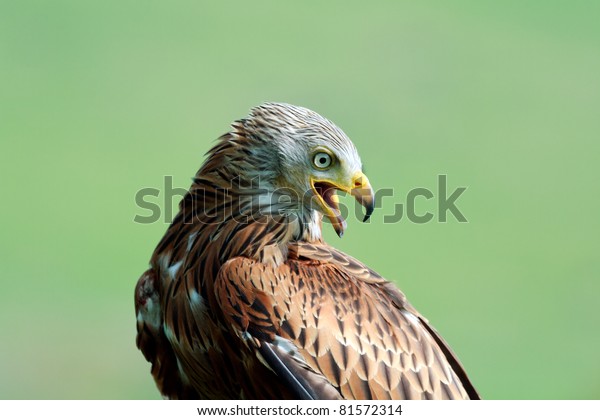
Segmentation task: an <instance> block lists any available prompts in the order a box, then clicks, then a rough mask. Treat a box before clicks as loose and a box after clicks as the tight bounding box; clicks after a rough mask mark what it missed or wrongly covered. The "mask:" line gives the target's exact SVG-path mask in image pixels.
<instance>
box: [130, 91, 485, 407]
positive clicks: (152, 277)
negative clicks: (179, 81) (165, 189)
mask: <svg viewBox="0 0 600 420" xmlns="http://www.w3.org/2000/svg"><path fill="white" fill-rule="evenodd" d="M340 192H341V193H346V194H349V195H351V196H352V197H354V198H355V199H356V201H357V202H358V203H359V204H360V205H361V206H362V207H363V208H364V212H365V216H364V220H367V219H368V218H369V216H370V215H371V214H372V212H373V210H374V207H375V201H374V197H375V194H374V189H373V187H372V186H371V184H370V182H369V179H368V178H367V176H366V175H365V174H364V173H363V166H362V162H361V159H360V156H359V154H358V151H357V149H356V147H355V146H354V144H353V143H352V141H351V140H350V139H349V137H348V136H347V135H346V134H345V133H344V132H343V131H342V130H341V129H340V128H338V127H337V126H336V125H335V124H334V123H333V122H331V121H330V120H328V119H326V118H324V117H323V116H321V115H320V114H318V113H316V112H314V111H312V110H309V109H307V108H303V107H300V106H295V105H290V104H286V103H275V102H267V103H263V104H261V105H258V106H256V107H254V108H252V109H251V111H250V113H249V115H248V116H247V117H245V118H242V119H240V120H237V121H235V122H233V123H232V125H231V129H230V131H229V132H227V133H226V134H224V135H223V136H221V137H220V138H219V139H218V140H217V141H216V143H215V145H214V146H213V147H212V148H211V149H210V150H209V152H208V153H207V156H206V159H205V161H204V163H203V164H202V166H201V167H200V169H199V170H198V172H197V173H196V175H195V176H194V178H193V180H192V185H191V187H190V188H189V190H188V191H187V193H186V195H185V196H184V197H183V198H182V200H181V202H180V204H179V212H178V214H177V215H176V216H175V217H174V219H173V221H172V223H171V225H170V226H169V227H168V229H167V231H166V233H165V235H164V236H163V238H162V240H160V242H159V243H158V246H157V247H156V249H155V250H154V253H153V254H152V257H151V260H150V267H149V268H148V269H147V271H145V272H144V273H143V274H142V276H141V277H140V279H139V280H138V282H137V284H136V288H135V311H136V324H137V336H136V343H137V347H138V348H139V349H140V350H141V352H142V353H143V355H144V356H145V358H146V360H147V361H148V362H150V363H151V373H152V376H153V378H154V381H155V383H156V385H157V387H158V390H159V391H160V393H161V394H162V396H163V397H164V398H168V399H224V400H230V399H256V400H261V399H346V400H391V399H479V398H480V397H479V394H478V392H477V391H476V389H475V387H474V386H473V384H472V383H471V381H470V379H469V377H468V376H467V373H466V371H465V369H464V368H463V366H462V364H461V363H460V362H459V360H458V358H457V356H456V355H455V354H454V352H453V351H452V350H451V349H450V347H449V346H448V344H447V343H446V342H445V341H444V339H443V338H442V337H441V336H440V335H439V334H438V332H437V331H436V330H435V329H434V328H433V327H432V326H431V325H430V323H429V321H428V320H427V319H426V318H425V317H423V316H422V315H421V314H420V313H419V312H418V311H417V310H416V309H415V308H414V307H413V306H412V305H411V304H410V303H409V302H408V300H407V299H406V297H405V295H404V294H403V293H402V292H401V291H400V290H399V289H398V288H397V287H396V286H395V285H394V284H393V283H392V282H390V281H388V280H386V279H385V278H383V277H382V276H380V275H379V274H378V273H377V272H375V271H374V270H372V269H370V268H369V267H367V266H366V265H365V264H363V263H362V262H360V261H359V260H357V259H355V258H353V257H352V256H350V255H347V254H346V253H344V252H342V251H340V250H337V249H335V248H333V247H331V246H329V245H328V244H327V243H326V242H325V241H324V239H323V235H322V232H323V225H324V224H331V226H332V228H333V229H334V230H335V232H336V233H337V234H338V235H339V236H340V237H341V236H342V235H343V233H344V231H345V230H346V228H347V223H346V221H345V220H344V217H343V215H342V212H341V210H340V203H339V198H338V193H340Z"/></svg>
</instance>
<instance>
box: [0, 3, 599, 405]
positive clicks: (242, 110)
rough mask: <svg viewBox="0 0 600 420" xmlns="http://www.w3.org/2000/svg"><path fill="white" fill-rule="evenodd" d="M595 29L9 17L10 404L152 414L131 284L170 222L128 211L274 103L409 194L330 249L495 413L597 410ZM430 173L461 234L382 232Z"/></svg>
mask: <svg viewBox="0 0 600 420" xmlns="http://www.w3.org/2000/svg"><path fill="white" fill-rule="evenodd" d="M599 17H600V2H593V1H545V2H533V1H525V2H523V1H505V2H491V1H455V2H451V4H450V2H445V1H436V2H402V1H398V2H392V1H389V2H387V1H379V2H370V3H365V2H349V1H329V2H320V1H307V2H302V3H291V2H279V1H268V2H265V1H257V2H220V3H217V2H210V3H209V2H197V1H171V2H158V1H145V2H141V1H129V0H119V1H106V0H104V1H97V2H81V1H75V0H73V1H53V2H47V1H30V0H19V1H18V2H17V1H2V2H1V3H0V89H1V91H0V92H1V95H0V139H1V143H0V144H1V146H0V147H1V150H0V153H1V154H0V163H1V165H0V170H1V171H2V181H1V182H2V184H1V185H2V200H1V203H2V204H1V207H0V212H1V213H0V216H1V217H0V223H1V232H2V241H1V243H0V267H1V270H2V275H1V279H2V290H1V293H0V327H1V331H2V338H1V340H0V397H2V398H74V399H77V398H88V399H96V398H125V399H136V398H158V397H159V394H158V392H157V391H156V390H155V387H154V384H153V381H152V379H151V377H150V374H149V369H150V366H149V364H147V363H146V361H145V360H144V359H143V357H142V355H141V353H139V352H138V351H137V349H136V347H135V343H134V341H135V316H134V310H133V288H134V285H135V282H136V280H137V278H138V276H139V275H140V274H141V273H142V272H143V271H144V269H145V268H146V266H147V262H148V259H149V257H150V254H151V252H152V250H153V248H154V246H155V245H156V244H157V242H158V240H159V239H160V237H161V236H162V234H163V233H164V231H165V229H166V227H167V225H166V223H165V222H164V221H161V222H157V223H154V224H136V223H134V222H133V218H134V216H135V215H136V214H141V215H146V214H147V212H145V211H142V210H140V209H139V208H137V207H136V205H135V202H134V196H135V194H136V192H137V191H138V190H140V189H141V188H144V187H153V188H159V189H161V190H164V187H163V179H164V176H166V175H172V176H173V179H174V184H175V185H176V186H179V187H185V188H187V187H188V185H189V182H190V181H189V180H190V177H191V176H192V175H193V174H194V173H195V171H196V170H197V168H198V167H199V165H200V164H201V162H202V161H203V154H204V153H205V152H206V151H207V149H208V148H209V146H210V145H211V144H212V141H213V139H215V138H217V137H218V136H219V135H221V134H222V133H224V132H225V131H227V130H228V126H229V123H230V122H231V121H233V120H234V119H237V118H240V117H243V116H245V115H246V114H247V112H248V109H249V108H250V107H252V106H254V105H256V104H258V103H260V102H262V101H265V100H274V101H284V102H290V103H293V104H298V105H303V106H306V107H309V108H312V109H314V110H316V111H318V112H320V113H322V114H323V115H325V116H326V117H328V118H330V119H332V120H333V121H335V122H336V123H337V124H338V125H340V126H341V127H342V128H343V129H344V130H345V131H346V133H348V135H349V136H350V137H351V138H352V139H353V140H354V142H355V143H356V145H357V147H358V148H359V151H360V152H361V155H362V158H363V162H364V163H365V167H366V170H367V172H368V174H369V176H370V178H371V181H372V183H373V184H374V186H376V187H377V188H384V187H390V188H394V190H395V191H396V197H395V199H394V200H391V199H387V200H385V201H384V206H383V208H382V209H380V210H378V213H376V214H375V216H374V218H373V221H372V222H371V223H369V224H361V223H359V222H358V221H357V220H356V219H355V218H351V220H350V221H349V229H348V231H347V233H346V236H345V237H344V239H343V240H339V239H337V238H335V237H334V235H333V232H332V231H331V230H328V231H327V233H326V235H327V239H328V240H329V241H330V242H331V243H333V244H334V245H335V246H337V247H340V248H342V249H343V250H345V251H347V252H349V253H350V254H352V255H354V256H356V257H358V258H359V259H361V260H363V261H365V262H367V263H368V264H369V265H370V266H371V267H373V268H374V269H376V270H377V271H379V272H380V273H382V274H383V275H385V276H386V277H388V278H390V279H394V280H395V281H397V283H398V284H399V285H400V286H401V288H402V289H403V290H404V291H405V292H406V293H407V295H408V296H409V298H410V299H411V301H412V302H413V304H414V305H415V306H416V307H417V308H419V309H420V310H421V311H422V312H423V313H424V314H425V315H426V316H427V317H428V318H429V319H430V320H431V321H432V323H433V324H434V325H435V326H436V327H437V328H438V330H440V331H441V332H442V334H443V335H444V337H445V338H446V339H447V340H448V341H449V342H450V343H451V345H452V346H453V347H454V349H455V350H456V352H457V353H458V354H459V355H460V358H461V360H462V361H463V363H464V364H465V366H466V367H467V370H468V372H469V373H470V375H471V376H472V379H473V381H474V383H475V384H476V385H477V387H478V388H479V390H480V392H481V394H482V395H483V396H484V397H485V398H492V399H509V398H510V399H513V398H514V399H531V398H538V399H566V398H569V399H570V398H586V399H597V398H599V397H600V358H599V357H598V355H599V353H600V328H599V323H600V312H599V309H598V308H599V304H598V300H599V298H600V284H599V278H598V277H599V274H600V258H599V253H598V234H599V233H600V230H599V221H598V207H599V205H600V198H599V195H600V194H599V189H598V181H599V178H600V177H599V175H598V163H599V157H600V154H599V152H600V146H599V144H600V142H599V137H600V136H599V133H600V115H599V112H600V25H598V19H599ZM438 174H447V175H448V184H449V190H450V191H452V190H453V189H454V188H455V187H459V186H466V187H468V189H467V191H466V192H465V193H464V194H463V196H462V197H461V198H460V199H459V201H458V204H459V208H460V209H461V210H462V212H463V213H464V215H465V216H466V217H467V219H468V221H469V222H468V223H458V222H457V221H456V220H455V219H454V218H453V217H452V216H450V217H449V221H448V222H447V223H438V222H431V223H428V224H424V225H419V224H414V223H411V222H409V221H408V220H406V218H405V219H403V220H401V221H400V222H399V223H396V224H384V223H383V215H384V214H389V213H390V212H391V211H392V209H393V206H394V203H397V202H399V203H404V202H405V197H406V193H407V192H408V191H409V190H410V189H411V188H415V187H426V188H431V189H432V190H433V191H436V188H437V187H436V178H437V175H438ZM175 201H177V200H174V204H176V203H175ZM154 202H156V203H158V204H160V206H161V207H162V208H164V207H165V203H164V195H161V196H160V197H159V198H158V199H156V200H155V201H154ZM417 211H418V212H419V213H422V212H425V211H432V212H435V206H434V204H433V200H432V201H430V202H427V201H425V200H424V199H422V200H421V201H419V202H418V207H417Z"/></svg>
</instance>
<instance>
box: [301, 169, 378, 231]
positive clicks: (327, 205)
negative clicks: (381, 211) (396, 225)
mask: <svg viewBox="0 0 600 420" xmlns="http://www.w3.org/2000/svg"><path fill="white" fill-rule="evenodd" d="M311 185H312V188H313V191H314V193H315V196H316V197H317V199H318V201H319V204H320V205H321V208H322V209H323V214H325V216H327V218H328V219H329V220H330V221H331V224H332V225H333V228H334V229H335V231H336V233H337V234H338V236H339V237H340V238H341V237H342V236H343V235H344V230H346V226H347V225H346V221H345V220H344V218H343V217H342V214H341V212H340V206H339V197H338V196H337V195H336V191H337V190H340V191H344V192H347V193H349V194H350V195H352V196H353V197H354V198H355V199H356V201H358V203H359V204H360V205H361V206H363V207H364V208H365V217H364V219H363V222H366V221H367V220H369V217H370V216H371V214H372V213H373V209H374V207H375V194H374V193H373V188H372V187H371V184H370V183H369V178H367V176H366V175H365V174H363V173H362V172H360V171H359V172H357V173H356V174H354V176H352V179H351V180H350V183H349V184H348V185H346V184H345V183H343V184H342V183H334V182H332V181H329V180H322V179H311Z"/></svg>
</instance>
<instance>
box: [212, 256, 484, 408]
mask: <svg viewBox="0 0 600 420" xmlns="http://www.w3.org/2000/svg"><path fill="white" fill-rule="evenodd" d="M315 255H318V258H319V261H316V260H315V259H312V258H313V257H314V256H315ZM300 256H302V258H300ZM361 276H363V277H365V278H364V279H363V278H361ZM391 288H393V286H392V285H391V284H390V283H388V282H386V281H385V280H383V279H382V278H381V277H379V276H378V275H377V274H376V273H374V272H372V271H371V270H369V269H368V268H366V267H365V266H364V265H361V264H360V263H359V262H358V261H356V260H354V259H352V258H350V257H347V256H345V255H344V254H342V253H340V252H339V251H335V250H333V249H331V248H328V247H326V246H323V245H319V246H316V245H310V247H309V249H300V248H298V249H297V250H296V252H295V253H292V254H290V258H289V259H288V261H287V262H286V263H285V264H282V265H280V266H278V267H274V266H272V265H266V264H261V263H258V262H256V261H254V260H252V259H248V258H241V257H239V258H235V259H233V260H230V261H229V262H228V263H226V264H225V265H224V266H223V267H222V269H221V271H220V273H219V276H218V278H217V281H216V284H215V292H216V294H217V296H218V299H219V301H220V302H221V310H222V312H223V315H224V317H225V318H226V319H227V321H228V322H227V323H226V324H229V325H231V326H233V329H234V330H235V333H236V334H237V335H238V336H243V334H249V335H250V336H251V337H253V338H254V339H256V340H257V341H258V343H259V344H257V345H258V346H259V347H260V343H261V342H266V343H272V342H273V341H274V340H276V339H279V338H282V339H284V340H289V341H290V342H291V343H293V345H294V347H295V348H296V349H297V352H298V354H299V356H300V360H302V361H303V362H305V363H306V364H307V365H308V366H309V367H310V368H311V371H310V374H311V375H312V374H313V372H318V373H320V374H321V375H322V376H324V377H325V378H326V379H327V380H328V381H329V382H330V383H331V386H332V387H334V388H335V389H336V390H337V392H339V393H340V394H341V396H342V397H344V398H353V399H372V398H378V399H382V398H387V399H390V398H394V399H408V398H411V399H431V398H439V399H444V398H452V399H465V398H469V396H470V395H469V393H468V392H467V391H466V389H468V388H469V386H470V383H469V382H468V379H466V376H464V377H459V375H461V376H462V375H464V371H462V370H460V369H458V371H456V370H455V369H456V366H460V365H456V363H457V360H456V359H455V358H454V359H451V360H448V354H449V353H447V352H446V351H445V349H446V347H447V346H445V344H444V343H442V342H440V341H436V337H437V335H436V334H435V333H434V332H433V330H431V329H430V328H428V327H427V324H426V322H425V321H424V320H423V319H422V318H420V317H419V315H418V314H417V313H416V311H414V310H413V309H412V307H410V306H409V305H408V304H407V303H406V299H405V298H404V296H403V295H402V294H401V293H400V292H399V291H397V289H395V288H394V290H395V291H394V293H390V291H391ZM286 362H287V363H292V364H294V363H297V361H296V360H295V359H294V358H292V359H290V360H287V361H286ZM463 381H464V382H466V383H467V384H468V386H465V385H463ZM470 387H471V388H472V386H470ZM469 389H470V388H469ZM316 396H317V397H319V398H323V397H325V395H316ZM327 396H329V397H330V396H331V394H330V393H329V394H327ZM471 397H476V394H472V395H471Z"/></svg>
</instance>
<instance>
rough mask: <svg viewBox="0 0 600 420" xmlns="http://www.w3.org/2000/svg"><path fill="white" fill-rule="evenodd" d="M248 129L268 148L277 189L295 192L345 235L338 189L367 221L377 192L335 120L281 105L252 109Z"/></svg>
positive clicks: (338, 231)
mask: <svg viewBox="0 0 600 420" xmlns="http://www.w3.org/2000/svg"><path fill="white" fill-rule="evenodd" d="M242 122H243V124H244V127H245V129H246V130H248V132H249V133H251V134H252V135H253V137H254V138H255V139H256V140H259V141H260V143H261V145H262V147H266V148H269V149H270V153H265V156H270V159H272V161H271V162H266V164H268V165H269V166H270V172H269V174H270V176H271V177H272V178H273V184H274V186H275V187H277V188H285V189H288V190H291V191H293V193H294V194H295V195H297V197H298V198H299V200H300V202H302V204H303V206H304V207H305V208H308V209H312V210H316V211H318V212H320V213H322V214H323V215H325V216H326V217H327V218H328V219H329V220H330V222H331V224H332V225H333V228H334V229H335V231H336V233H337V234H338V235H339V236H342V235H343V233H344V230H345V228H346V222H345V220H344V218H343V217H342V214H341V211H340V206H339V200H338V196H337V195H336V192H337V191H343V192H346V193H348V194H351V195H352V196H354V197H355V198H356V200H357V201H358V202H359V203H360V204H361V205H362V206H363V207H365V217H364V220H363V221H366V220H367V219H368V218H369V216H370V215H371V213H372V212H373V207H374V194H373V189H372V187H371V185H370V183H369V179H368V178H367V177H366V175H365V174H364V173H363V172H362V163H361V160H360V157H359V155H358V152H357V150H356V147H355V146H354V144H352V142H351V141H350V139H349V138H348V136H346V134H344V132H343V131H342V130H340V129H339V128H338V127H336V126H335V124H333V123H332V122H331V121H329V120H327V119H325V118H323V117H322V116H321V115H319V114H317V113H316V112H313V111H311V110H309V109H306V108H302V107H298V106H293V105H288V104H280V103H265V104H263V105H260V106H258V107H256V108H253V109H252V111H251V113H250V115H249V116H248V118H246V119H245V120H243V121H242Z"/></svg>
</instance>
